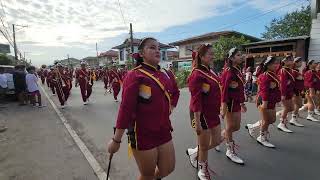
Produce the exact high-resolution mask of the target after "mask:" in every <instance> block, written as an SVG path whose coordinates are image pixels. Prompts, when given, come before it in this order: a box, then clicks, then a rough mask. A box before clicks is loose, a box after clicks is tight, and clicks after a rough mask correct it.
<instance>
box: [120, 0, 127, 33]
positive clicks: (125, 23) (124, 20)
mask: <svg viewBox="0 0 320 180" xmlns="http://www.w3.org/2000/svg"><path fill="white" fill-rule="evenodd" d="M118 5H119V9H120V13H121V17H122V20H123V23H124V25H125V26H126V27H127V28H128V25H127V22H126V19H125V18H124V15H123V11H122V7H121V4H120V0H118Z"/></svg>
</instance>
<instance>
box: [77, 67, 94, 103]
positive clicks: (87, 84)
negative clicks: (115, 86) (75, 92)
mask: <svg viewBox="0 0 320 180" xmlns="http://www.w3.org/2000/svg"><path fill="white" fill-rule="evenodd" d="M75 74H76V79H77V82H78V83H79V85H80V91H81V96H82V100H83V102H87V99H88V98H89V97H90V95H91V93H92V85H93V78H92V76H93V73H92V71H90V70H87V69H86V68H81V69H79V70H77V71H76V73H75Z"/></svg>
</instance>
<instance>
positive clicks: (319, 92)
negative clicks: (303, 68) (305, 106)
mask: <svg viewBox="0 0 320 180" xmlns="http://www.w3.org/2000/svg"><path fill="white" fill-rule="evenodd" d="M316 64H317V66H316V74H317V75H318V77H320V62H318V61H317V62H316ZM315 103H316V107H315V109H314V113H315V114H316V115H320V110H319V109H320V79H319V80H318V81H317V87H316V97H315Z"/></svg>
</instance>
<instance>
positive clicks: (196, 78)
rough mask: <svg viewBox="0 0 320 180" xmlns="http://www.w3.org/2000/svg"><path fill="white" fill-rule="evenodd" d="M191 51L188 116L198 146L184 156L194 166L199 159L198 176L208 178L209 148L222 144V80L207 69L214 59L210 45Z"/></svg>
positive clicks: (207, 179)
mask: <svg viewBox="0 0 320 180" xmlns="http://www.w3.org/2000/svg"><path fill="white" fill-rule="evenodd" d="M194 53H195V55H194V56H193V57H194V58H193V61H194V62H195V63H194V64H195V66H194V69H193V70H192V72H191V75H190V76H189V78H188V87H189V91H190V93H191V100H190V117H191V121H192V126H193V128H194V129H195V131H196V133H197V138H198V144H199V148H193V149H192V148H189V149H188V150H187V155H188V156H189V158H190V162H191V164H192V166H193V167H198V166H197V164H196V163H197V159H198V164H199V172H198V177H199V179H200V180H210V179H211V176H210V172H209V171H208V151H209V150H210V149H212V148H215V147H216V146H217V145H219V144H220V143H221V127H220V117H219V115H220V107H221V102H220V101H219V99H221V83H220V79H219V77H218V76H217V75H216V74H215V73H214V72H213V71H212V70H211V69H210V63H211V61H212V60H213V52H212V46H211V45H201V46H200V47H199V48H198V51H197V52H194ZM217 99H218V100H217ZM197 155H198V157H197Z"/></svg>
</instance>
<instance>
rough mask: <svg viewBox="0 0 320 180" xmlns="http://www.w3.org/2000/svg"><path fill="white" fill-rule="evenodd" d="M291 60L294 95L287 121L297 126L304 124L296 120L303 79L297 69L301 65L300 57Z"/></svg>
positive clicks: (300, 101)
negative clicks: (292, 106)
mask: <svg viewBox="0 0 320 180" xmlns="http://www.w3.org/2000/svg"><path fill="white" fill-rule="evenodd" d="M293 62H294V64H293V68H292V74H293V76H294V78H295V81H294V96H293V104H294V110H293V113H292V118H291V120H290V121H289V123H290V124H292V125H294V126H297V127H304V125H303V124H301V123H300V122H299V120H298V118H299V109H300V108H301V107H302V105H303V101H302V96H303V95H304V80H303V75H302V73H301V72H300V70H299V68H300V67H301V66H302V59H301V57H296V58H294V60H293Z"/></svg>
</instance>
